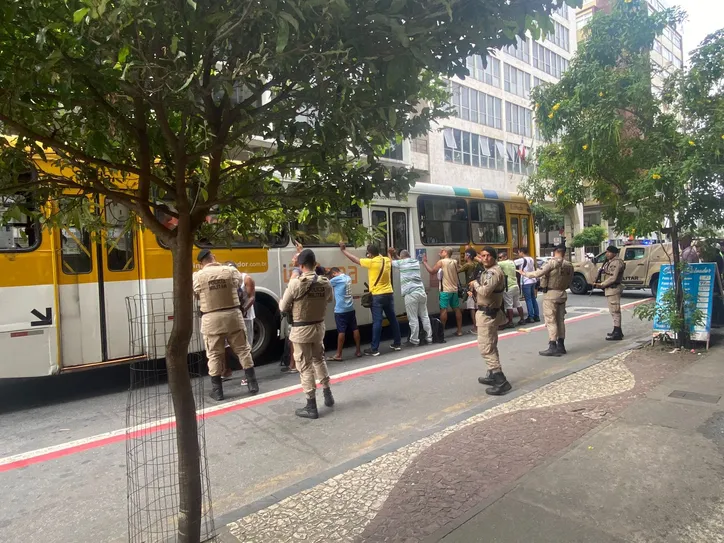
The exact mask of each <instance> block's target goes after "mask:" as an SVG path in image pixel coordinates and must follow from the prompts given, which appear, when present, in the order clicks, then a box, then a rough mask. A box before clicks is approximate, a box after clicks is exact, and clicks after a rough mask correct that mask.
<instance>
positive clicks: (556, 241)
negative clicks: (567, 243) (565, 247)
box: [553, 238, 561, 245]
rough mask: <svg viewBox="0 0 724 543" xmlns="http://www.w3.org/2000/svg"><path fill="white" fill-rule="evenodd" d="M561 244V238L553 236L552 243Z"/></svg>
mask: <svg viewBox="0 0 724 543" xmlns="http://www.w3.org/2000/svg"><path fill="white" fill-rule="evenodd" d="M560 244H561V238H553V245H560Z"/></svg>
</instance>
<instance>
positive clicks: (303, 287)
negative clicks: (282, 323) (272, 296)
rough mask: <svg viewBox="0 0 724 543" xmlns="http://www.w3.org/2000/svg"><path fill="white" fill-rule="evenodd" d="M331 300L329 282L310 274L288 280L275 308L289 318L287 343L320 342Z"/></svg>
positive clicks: (324, 278)
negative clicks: (289, 315)
mask: <svg viewBox="0 0 724 543" xmlns="http://www.w3.org/2000/svg"><path fill="white" fill-rule="evenodd" d="M332 298H333V296H332V285H330V284H329V279H327V278H326V277H320V276H318V275H317V274H316V273H314V272H304V273H303V274H302V275H300V276H299V278H296V279H292V280H291V281H289V286H288V287H287V290H286V291H285V292H284V296H283V297H282V301H281V302H280V303H279V308H280V309H281V310H282V311H283V312H284V313H291V315H292V332H291V333H290V334H289V339H290V341H292V342H294V343H316V342H319V341H322V340H323V339H324V332H325V326H324V317H325V315H326V313H327V304H328V303H329V302H331V301H332ZM304 323H308V324H304Z"/></svg>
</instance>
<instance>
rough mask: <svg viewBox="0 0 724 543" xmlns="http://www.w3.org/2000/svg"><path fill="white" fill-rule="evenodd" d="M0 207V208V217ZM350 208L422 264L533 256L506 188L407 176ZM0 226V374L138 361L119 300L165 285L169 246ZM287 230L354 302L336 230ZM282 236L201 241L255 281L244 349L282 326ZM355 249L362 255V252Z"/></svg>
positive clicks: (116, 208)
mask: <svg viewBox="0 0 724 543" xmlns="http://www.w3.org/2000/svg"><path fill="white" fill-rule="evenodd" d="M100 204H101V206H102V209H103V212H104V213H106V220H107V222H113V221H112V220H111V219H112V218H117V219H118V224H119V225H120V224H123V223H124V222H125V214H126V213H127V211H126V210H125V208H124V207H123V206H122V205H120V204H116V203H113V202H110V201H107V202H104V201H103V200H101V201H100ZM4 211H5V209H2V208H0V214H2V213H3V212H4ZM350 213H352V214H353V215H354V216H356V217H357V218H359V220H361V221H362V223H363V224H364V225H365V226H375V225H380V224H383V223H384V224H386V225H387V228H386V232H387V235H386V239H384V241H383V242H382V243H381V244H382V245H383V247H382V249H383V250H384V251H386V250H387V247H390V246H392V247H394V248H395V249H397V250H398V251H400V250H402V249H407V250H409V251H410V253H411V254H412V255H414V256H417V257H420V256H421V255H422V254H423V253H425V252H426V253H427V254H428V256H429V261H430V264H431V265H432V264H433V263H434V262H435V261H436V260H437V258H438V252H439V250H440V248H442V247H444V246H446V245H450V246H453V247H458V248H460V251H461V252H462V251H463V250H464V248H465V247H466V246H467V245H468V244H471V245H473V246H475V247H478V248H480V247H482V246H483V245H492V246H494V247H495V248H498V249H505V248H507V249H508V250H511V249H513V248H515V247H529V249H530V250H531V254H532V256H535V250H534V243H533V235H534V234H533V220H532V217H531V213H530V208H529V206H528V203H527V202H526V200H525V199H524V198H522V197H520V196H517V195H512V194H507V193H499V192H496V191H492V190H480V189H467V188H457V187H450V186H441V185H431V184H418V185H417V186H415V187H414V188H413V189H412V190H411V191H410V194H409V196H408V197H407V199H406V200H405V201H402V202H400V201H397V200H375V201H374V202H373V203H372V204H371V205H370V206H368V207H366V208H363V209H359V208H357V209H355V210H351V211H350ZM0 230H1V231H0V300H2V311H1V312H0V352H2V358H0V378H13V377H35V376H43V375H52V374H57V373H61V372H70V371H76V370H82V369H89V368H95V367H100V366H105V365H111V364H120V363H126V362H130V361H133V360H137V359H139V358H140V357H141V356H140V355H141V354H143V353H139V352H133V351H134V349H133V348H132V347H131V346H130V344H129V325H128V315H127V310H126V298H127V297H128V296H133V295H145V294H154V293H159V294H160V293H167V292H170V291H171V254H170V251H168V250H167V249H165V248H163V247H162V246H161V245H160V244H159V243H158V241H157V239H156V237H155V236H154V235H153V234H152V233H151V232H150V231H149V230H148V229H145V230H141V231H138V232H132V233H123V231H122V229H121V228H118V229H113V228H111V229H109V230H108V231H107V232H106V233H104V235H102V236H101V237H100V238H99V239H95V237H92V236H90V235H89V234H88V233H87V232H84V231H82V230H78V229H74V228H69V229H60V230H41V229H40V227H39V225H38V224H34V223H33V222H32V221H30V220H29V219H28V218H27V217H21V218H20V219H19V220H16V221H14V222H11V223H9V224H8V225H7V226H5V227H3V228H2V229H0ZM291 231H292V232H293V233H294V235H295V237H297V238H298V239H299V241H300V242H302V243H303V244H304V246H305V247H309V248H311V249H313V250H314V251H315V253H316V255H317V261H318V262H319V263H320V264H321V265H322V266H324V267H332V266H337V267H339V268H340V269H343V270H344V271H345V272H346V273H347V274H348V275H349V276H350V277H351V278H352V282H353V295H354V298H355V303H356V304H360V301H359V299H360V297H361V296H362V294H363V293H364V292H365V286H364V284H365V282H368V279H367V272H366V270H364V269H361V268H360V267H359V266H356V265H354V264H353V263H352V262H350V261H349V260H348V259H346V258H345V257H344V255H342V253H341V251H340V250H339V247H338V242H339V236H338V235H336V234H332V233H330V232H327V231H324V229H323V228H318V227H317V225H316V224H315V223H310V224H306V225H301V226H295V227H294V228H292V229H291ZM288 232H289V231H288ZM288 232H287V233H285V234H284V235H282V236H280V237H279V238H278V239H277V240H276V242H275V243H274V244H273V245H272V246H271V247H262V246H261V245H260V244H259V245H257V246H254V245H253V244H251V243H249V242H244V243H240V244H238V246H237V245H235V244H232V245H231V247H229V246H228V245H227V246H224V247H218V248H213V250H214V253H215V254H216V256H217V259H218V260H219V261H222V262H223V261H234V262H235V263H236V264H237V265H238V267H239V269H240V270H241V271H244V272H247V273H250V274H252V276H253V278H254V280H255V282H256V288H257V294H256V305H255V311H256V321H255V324H254V345H253V352H254V355H255V357H258V356H259V355H262V354H263V353H264V352H265V351H266V350H267V349H268V348H269V347H270V346H271V345H272V343H273V342H274V341H277V338H279V337H280V336H281V335H283V333H284V331H283V330H281V329H280V315H279V308H278V303H279V300H280V298H281V295H282V293H283V291H284V289H285V286H286V284H287V282H288V281H289V275H290V273H291V258H292V256H293V254H294V253H295V247H294V243H293V241H294V240H292V239H291V236H290V235H289V233H288ZM119 237H120V238H121V239H119ZM199 250H200V249H199ZM355 251H356V254H358V255H359V256H363V253H364V250H363V249H356V250H355ZM194 264H195V265H196V262H194ZM428 275H429V274H427V273H423V276H424V278H423V279H424V281H425V284H426V288H427V289H428V290H429V294H430V296H429V305H430V311H431V313H437V312H438V311H439V308H438V299H437V293H438V284H437V278H436V277H428ZM393 281H394V282H395V283H397V281H398V278H396V277H393ZM396 290H397V292H396V298H395V308H396V310H397V312H398V314H400V315H402V314H404V304H403V302H402V299H401V297H400V294H399V289H396ZM332 311H333V307H332V305H330V308H329V314H328V318H327V329H328V330H334V327H335V324H334V317H333V314H332ZM168 318H169V320H170V319H172V318H173V316H172V315H169V316H168ZM357 320H358V322H359V324H360V325H366V324H370V323H371V314H370V312H369V310H367V309H365V308H363V307H362V306H361V305H357Z"/></svg>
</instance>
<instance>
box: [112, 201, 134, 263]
mask: <svg viewBox="0 0 724 543" xmlns="http://www.w3.org/2000/svg"><path fill="white" fill-rule="evenodd" d="M129 215H130V213H129V211H128V208H127V207H126V206H124V205H123V204H119V203H116V202H112V201H110V200H107V201H106V223H107V225H108V227H107V228H106V257H107V259H108V270H109V271H112V272H122V271H129V270H132V269H133V268H134V267H135V265H136V262H135V251H134V236H133V231H132V230H129V229H128V228H127V226H128V221H129Z"/></svg>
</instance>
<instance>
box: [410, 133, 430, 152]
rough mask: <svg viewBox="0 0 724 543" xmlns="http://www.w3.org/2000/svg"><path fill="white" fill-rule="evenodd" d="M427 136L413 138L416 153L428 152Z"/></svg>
mask: <svg viewBox="0 0 724 543" xmlns="http://www.w3.org/2000/svg"><path fill="white" fill-rule="evenodd" d="M427 149H428V148H427V136H421V137H419V138H415V139H414V140H412V151H413V152H415V153H422V154H425V155H426V154H427Z"/></svg>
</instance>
